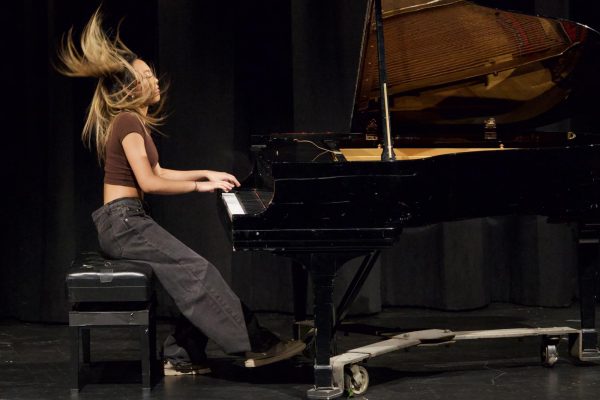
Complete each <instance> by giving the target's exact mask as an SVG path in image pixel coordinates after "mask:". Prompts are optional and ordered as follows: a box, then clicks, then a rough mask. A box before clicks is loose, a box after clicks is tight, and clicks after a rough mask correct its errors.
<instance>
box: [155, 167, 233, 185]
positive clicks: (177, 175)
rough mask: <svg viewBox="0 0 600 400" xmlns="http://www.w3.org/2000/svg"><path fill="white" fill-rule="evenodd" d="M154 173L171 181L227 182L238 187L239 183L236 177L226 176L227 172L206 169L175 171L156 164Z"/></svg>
mask: <svg viewBox="0 0 600 400" xmlns="http://www.w3.org/2000/svg"><path fill="white" fill-rule="evenodd" d="M154 173H155V174H156V175H158V176H160V177H162V178H165V179H171V180H174V181H202V180H207V181H212V182H217V181H227V182H229V183H233V184H234V185H235V186H240V183H239V182H238V180H237V179H236V177H235V176H233V175H231V174H228V173H227V172H219V171H211V170H207V169H195V170H189V171H180V170H176V169H167V168H163V167H161V166H160V164H158V163H157V164H156V166H155V167H154Z"/></svg>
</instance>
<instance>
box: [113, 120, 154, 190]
mask: <svg viewBox="0 0 600 400" xmlns="http://www.w3.org/2000/svg"><path fill="white" fill-rule="evenodd" d="M132 132H136V133H139V134H140V135H142V137H143V138H144V146H145V147H146V154H147V155H148V161H150V166H151V167H152V168H154V167H155V166H156V164H157V163H158V151H156V146H155V145H154V141H153V140H152V137H151V136H150V133H149V132H148V130H147V129H146V127H145V126H144V124H143V123H142V121H141V120H140V118H139V117H138V116H137V115H136V114H135V113H133V112H130V111H123V112H122V113H120V114H119V115H117V116H116V117H115V120H114V121H113V124H112V127H111V130H110V133H109V135H108V142H107V143H106V158H105V163H104V183H108V184H111V185H121V186H131V187H135V188H138V187H139V185H138V183H137V180H136V179H135V175H134V174H133V170H132V169H131V166H130V165H129V162H128V161H127V157H126V156H125V150H124V149H123V144H122V143H123V139H125V136H127V135H128V134H130V133H132Z"/></svg>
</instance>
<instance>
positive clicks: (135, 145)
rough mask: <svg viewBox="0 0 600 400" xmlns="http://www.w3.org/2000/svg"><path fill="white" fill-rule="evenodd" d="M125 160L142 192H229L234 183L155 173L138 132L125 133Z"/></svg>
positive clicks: (123, 143)
mask: <svg viewBox="0 0 600 400" xmlns="http://www.w3.org/2000/svg"><path fill="white" fill-rule="evenodd" d="M122 145H123V149H124V151H125V156H126V157H127V161H128V162H129V165H130V166H131V169H132V170H133V174H134V175H135V179H136V180H137V182H138V184H139V185H140V188H141V189H142V191H143V192H144V193H152V194H182V193H190V192H213V191H215V190H216V189H221V190H223V191H225V192H229V191H230V190H231V189H233V186H234V184H233V183H231V182H228V181H226V180H217V181H206V182H197V181H196V180H195V179H189V180H172V179H165V178H163V177H161V176H159V175H157V174H156V173H155V172H154V171H153V170H152V167H151V166H150V161H148V155H147V154H146V147H145V146H144V138H143V137H142V135H141V134H140V133H137V132H132V133H129V134H127V136H125V138H124V139H123V142H122Z"/></svg>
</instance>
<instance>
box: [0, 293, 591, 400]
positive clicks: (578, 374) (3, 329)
mask: <svg viewBox="0 0 600 400" xmlns="http://www.w3.org/2000/svg"><path fill="white" fill-rule="evenodd" d="M578 318H579V312H578V308H577V307H576V306H574V307H571V308H560V309H546V308H537V307H523V306H515V305H508V304H493V305H491V306H489V307H486V308H485V309H482V310H476V311H469V312H443V311H432V310H421V309H404V308H402V309H400V308H394V309H386V310H385V311H383V312H382V313H380V314H377V315H375V316H366V317H360V318H358V317H357V318H352V319H350V320H349V321H348V322H347V323H346V324H345V325H344V326H343V331H340V332H338V335H337V348H338V350H339V351H345V350H348V349H351V348H355V347H359V346H362V345H365V344H369V343H373V342H375V341H377V340H380V338H379V337H376V336H372V335H371V334H372V333H375V332H383V331H387V332H389V331H411V330H420V329H430V328H445V329H452V330H453V331H463V330H474V329H501V328H523V327H553V326H571V327H575V328H577V327H578V323H579V321H578ZM259 319H260V320H261V322H262V323H263V324H264V325H266V326H268V327H269V328H271V329H273V330H275V331H277V332H278V333H280V334H281V336H282V337H284V338H287V337H290V336H291V328H290V323H291V317H290V316H286V315H280V314H265V313H261V314H259ZM67 330H68V328H67V326H65V325H49V324H31V323H22V322H18V321H14V320H5V321H0V400H5V399H10V400H16V399H67V398H73V397H72V396H71V392H70V388H69V380H68V376H69V375H68V374H69V352H68V349H69V347H68V332H67ZM169 330H170V324H169V323H168V321H161V322H160V324H159V338H164V336H165V335H166V334H167V333H168V332H169ZM344 331H350V332H344ZM93 332H94V333H93V334H92V359H93V360H95V361H97V364H95V365H94V367H93V369H92V371H91V372H92V376H91V382H90V383H88V384H86V385H85V386H84V387H83V389H82V390H81V392H79V394H78V395H77V396H74V397H75V398H80V399H103V400H104V399H114V400H117V399H119V400H120V399H144V398H149V399H169V400H177V399H186V400H189V399H227V400H230V399H261V400H263V399H264V400H268V399H302V398H305V397H306V390H307V389H309V388H310V387H311V385H312V367H311V361H310V360H309V359H307V358H304V357H299V358H296V359H294V360H288V361H284V362H281V363H277V364H273V365H271V366H266V367H262V368H256V369H247V368H244V367H242V366H240V365H239V360H238V359H236V358H234V357H231V356H227V355H225V354H224V353H222V352H221V351H220V350H219V349H218V348H217V347H216V346H215V345H214V344H212V343H210V344H209V355H210V357H211V358H212V360H213V373H212V374H210V375H204V376H197V377H192V376H179V377H164V378H162V379H161V380H160V381H159V382H158V383H156V385H155V386H154V387H153V389H152V391H151V392H150V393H149V394H146V395H144V393H143V391H142V390H141V384H140V382H141V380H140V376H139V371H140V365H139V362H137V361H134V360H135V359H136V357H137V355H138V343H137V340H136V336H135V335H134V333H133V332H130V331H129V330H127V329H120V330H117V331H116V332H115V331H109V330H98V329H97V330H95V331H93ZM539 350H540V339H539V338H535V337H534V338H520V339H514V338H512V339H487V340H474V341H461V342H458V343H456V344H454V345H452V346H449V347H425V348H421V347H420V348H414V349H411V350H410V351H408V352H406V351H399V352H394V353H389V354H386V355H382V356H380V357H377V358H373V359H371V360H369V361H368V363H367V364H366V367H367V370H368V372H369V377H370V386H369V389H368V390H367V392H366V393H365V394H364V395H361V396H356V395H355V396H353V398H355V399H369V400H373V399H385V400H392V399H393V400H396V399H407V400H412V399H414V400H424V399H444V400H451V399H461V400H462V399H502V400H510V399H518V400H531V399H561V400H569V399H596V398H597V397H598V392H599V391H600V365H595V364H589V365H580V364H579V363H577V362H575V361H574V360H572V359H570V358H569V357H561V358H560V359H559V361H558V362H557V363H556V364H555V365H554V367H552V368H546V367H542V366H541V364H540V357H539ZM566 352H567V351H566V342H565V341H563V342H561V344H560V345H559V353H560V355H565V354H566ZM127 360H130V361H127Z"/></svg>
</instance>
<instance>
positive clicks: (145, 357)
mask: <svg viewBox="0 0 600 400" xmlns="http://www.w3.org/2000/svg"><path fill="white" fill-rule="evenodd" d="M138 329H139V332H140V348H141V349H140V350H141V358H142V388H143V389H144V390H150V368H151V367H152V363H151V359H150V357H151V354H150V347H151V345H150V336H151V335H150V330H149V328H148V326H147V325H142V326H140V327H139V328H138Z"/></svg>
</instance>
